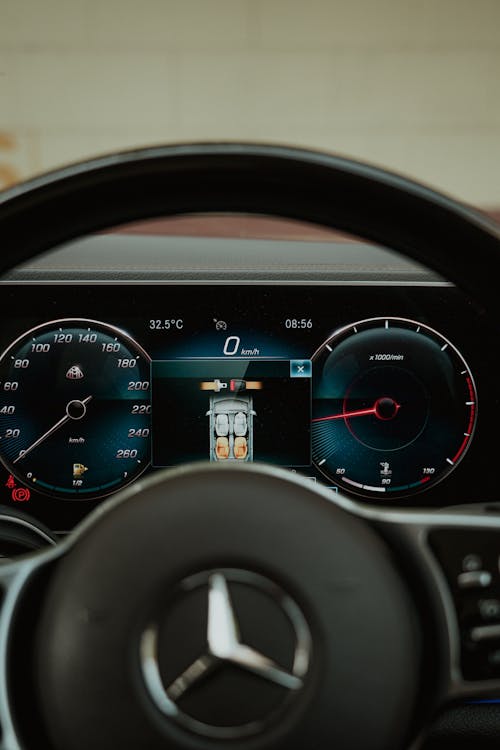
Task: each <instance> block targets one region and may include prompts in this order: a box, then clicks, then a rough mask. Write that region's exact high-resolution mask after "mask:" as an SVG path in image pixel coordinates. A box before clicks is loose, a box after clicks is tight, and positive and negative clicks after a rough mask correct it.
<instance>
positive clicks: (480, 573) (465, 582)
mask: <svg viewBox="0 0 500 750" xmlns="http://www.w3.org/2000/svg"><path fill="white" fill-rule="evenodd" d="M457 583H458V586H459V588H461V589H485V588H488V586H490V585H491V573H488V571H487V570H471V571H468V572H467V573H459V575H458V576H457Z"/></svg>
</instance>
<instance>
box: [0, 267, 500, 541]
mask: <svg viewBox="0 0 500 750" xmlns="http://www.w3.org/2000/svg"><path fill="white" fill-rule="evenodd" d="M0 308H1V312H2V321H3V325H2V329H1V332H0V462H1V463H0V503H1V504H3V505H4V506H9V507H11V508H12V507H14V508H18V509H21V510H23V511H24V512H25V513H27V514H29V515H31V516H32V517H34V518H36V519H39V521H40V522H41V523H43V524H45V525H46V526H48V527H49V528H50V529H51V530H54V531H56V532H65V531H69V530H71V529H72V528H73V527H74V526H75V525H76V524H77V523H78V522H79V521H80V520H81V519H82V518H84V517H85V515H86V514H88V513H89V512H90V510H92V509H93V508H94V507H96V506H97V505H98V504H99V503H101V502H103V501H104V499H105V498H107V497H110V496H112V495H113V494H114V493H116V492H118V491H119V490H121V489H122V488H124V487H126V486H128V485H131V484H133V482H134V481H136V480H137V479H138V478H139V477H140V476H142V475H146V474H148V473H150V472H156V471H160V470H165V469H167V468H168V467H174V466H179V465H183V464H187V463H189V462H193V461H196V462H198V461H209V462H212V463H219V464H223V463H226V464H230V463H245V462H251V461H256V462H265V463H268V464H272V465H274V466H280V467H284V468H285V469H287V470H290V471H294V472H299V473H301V474H302V475H304V476H305V477H306V478H307V479H308V480H310V481H311V482H319V483H321V484H323V485H324V486H325V487H327V488H329V489H330V490H331V491H332V492H339V491H340V492H344V493H346V494H347V495H349V496H351V497H352V498H353V499H355V500H358V501H359V502H365V503H370V504H379V505H389V506H399V507H411V506H433V507H442V506H445V505H453V504H460V503H465V502H468V500H469V497H480V498H481V499H482V500H488V499H489V498H490V499H496V482H495V476H494V472H492V471H491V470H490V467H491V463H492V460H494V459H492V455H491V453H492V448H491V446H492V445H493V441H492V439H491V436H492V435H495V434H496V431H497V424H498V420H499V415H498V412H499V410H500V406H499V399H498V395H497V386H496V380H497V378H496V377H495V373H496V372H498V362H497V361H496V360H497V359H498V354H497V351H498V347H497V346H496V340H497V332H496V331H491V338H490V339H489V338H488V336H489V335H490V334H489V333H488V331H487V330H486V329H485V326H484V323H483V322H482V321H481V320H480V313H479V312H477V311H476V310H475V309H474V308H473V307H471V305H470V304H469V303H468V302H467V301H465V300H464V298H463V296H462V295H461V293H460V292H459V291H458V290H456V289H455V288H453V287H451V286H449V285H444V284H439V283H434V284H429V285H425V284H420V285H418V284H416V285H415V286H412V285H411V284H407V285H404V284H401V285H398V284H394V285H393V286H387V285H378V284H377V283H373V284H364V285H362V284H360V285H355V284H352V285H349V284H347V285H340V284H329V283H327V282H326V283H316V284H298V283H296V284H286V283H275V284H269V283H268V284H265V283H263V284H257V283H238V284H236V283H231V284H226V283H223V282H221V283H208V282H207V283H198V284H190V283H179V282H177V283H158V284H155V283H126V282H123V283H108V282H101V283H91V282H88V283H80V284H74V283H68V282H60V283H55V282H54V283H52V282H51V283H37V282H32V283H30V284H23V285H21V284H19V283H15V282H4V283H3V284H2V295H1V299H0ZM477 483H480V487H481V492H478V489H477Z"/></svg>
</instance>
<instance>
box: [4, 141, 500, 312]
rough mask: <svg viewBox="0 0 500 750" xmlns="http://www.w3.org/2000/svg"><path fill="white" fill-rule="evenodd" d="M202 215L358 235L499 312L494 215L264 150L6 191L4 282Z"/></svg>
mask: <svg viewBox="0 0 500 750" xmlns="http://www.w3.org/2000/svg"><path fill="white" fill-rule="evenodd" d="M203 211H210V212H215V211H232V212H238V211H243V212H250V213H261V214H269V215H275V216H281V217H285V218H290V219H298V220H303V221H309V222H312V223H316V224H319V225H323V226H325V227H331V228H334V229H337V230H343V231H346V232H351V233H353V234H355V235H357V236H359V237H362V238H364V239H366V240H370V241H373V242H377V243H380V244H382V245H384V246H387V247H388V248H390V249H393V250H396V251H399V252H401V253H403V254H404V255H407V256H409V257H410V258H413V259H414V260H416V261H418V262H420V263H422V264H424V265H426V266H428V267H429V268H432V269H433V270H435V271H437V272H438V273H440V274H441V275H443V276H444V277H445V278H447V279H449V280H450V281H453V282H454V283H455V284H457V286H459V287H461V288H462V289H463V290H464V291H465V292H467V293H469V294H470V295H471V296H473V297H475V298H476V299H477V300H479V301H481V303H483V304H487V305H488V306H491V307H493V308H494V307H496V305H497V303H498V294H497V288H496V283H495V279H494V278H492V276H489V275H486V277H484V274H483V269H484V268H485V267H486V268H487V267H488V266H489V265H490V264H491V263H493V262H494V261H495V258H496V255H497V253H498V243H499V240H500V228H499V227H498V226H497V225H496V224H495V223H493V222H492V221H491V220H490V219H488V218H487V217H486V216H485V215H483V214H481V213H479V212H477V211H475V210H474V209H472V208H470V207H468V206H465V205H463V204H461V203H459V202H457V201H455V200H453V199H451V198H449V197H447V196H445V195H442V194H440V193H438V192H436V191H434V190H431V189H429V188H427V187H425V186H423V185H420V184H418V183H416V182H412V181H410V180H408V179H406V178H404V177H401V176H399V175H395V174H392V173H390V172H387V171H384V170H382V169H379V168H377V167H374V166H371V165H367V164H363V163H360V162H356V161H352V160H349V159H344V158H341V157H338V156H333V155H330V154H325V153H321V152H316V151H309V150H305V149H298V148H291V147H284V146H277V145H263V144H238V143H200V144H179V145H171V146H162V147H156V148H145V149H139V150H134V151H127V152H123V153H119V154H113V155H110V156H104V157H102V158H98V159H94V160H90V161H86V162H82V163H79V164H74V165H72V166H69V167H66V168H64V169H60V170H57V171H54V172H51V173H49V174H46V175H43V176H41V177H38V178H36V179H34V180H31V181H29V182H26V183H24V184H22V185H18V186H16V187H14V188H11V189H10V190H7V191H4V192H3V193H2V194H0V227H2V245H3V253H2V258H1V260H0V273H4V272H5V271H7V270H9V269H10V268H12V267H13V266H15V265H17V264H19V263H22V262H25V261H26V260H28V259H29V258H31V257H33V256H34V255H36V254H38V253H41V252H43V251H45V250H49V249H51V248H54V247H56V246H57V245H59V244H62V243H64V242H67V241H69V240H71V239H74V238H76V237H78V236H81V235H83V234H87V233H89V232H92V231H98V230H100V229H104V228H106V227H110V226H113V225H117V224H121V223H126V222H130V221H135V220H140V219H146V218H152V217H155V216H160V215H161V216H169V215H174V214H184V213H193V212H203ZM27 215H29V217H30V220H29V222H27V221H26V216H27ZM451 244H452V245H453V248H452V252H450V245H451ZM471 257H472V258H473V262H471Z"/></svg>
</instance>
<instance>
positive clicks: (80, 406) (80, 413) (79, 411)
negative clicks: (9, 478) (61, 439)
mask: <svg viewBox="0 0 500 750" xmlns="http://www.w3.org/2000/svg"><path fill="white" fill-rule="evenodd" d="M91 398H92V396H87V398H84V399H83V401H79V400H78V399H74V400H72V401H69V402H68V403H67V404H66V414H65V415H64V417H61V419H60V420H59V421H58V422H56V423H55V424H54V425H52V427H51V428H50V429H49V430H47V432H44V433H43V435H41V436H40V437H39V438H38V440H35V442H34V443H32V444H31V445H30V447H29V448H26V450H25V451H21V452H20V454H19V455H18V457H17V458H16V459H14V461H13V463H15V464H17V462H18V461H21V460H22V459H23V458H25V457H26V456H27V455H28V453H31V451H32V450H34V449H35V448H38V446H39V445H41V443H43V442H44V441H45V440H47V438H49V437H50V436H51V435H53V434H54V432H56V430H58V429H59V427H62V426H63V424H66V422H69V420H70V419H81V418H82V417H84V416H85V414H86V413H87V404H88V403H89V401H90V400H91Z"/></svg>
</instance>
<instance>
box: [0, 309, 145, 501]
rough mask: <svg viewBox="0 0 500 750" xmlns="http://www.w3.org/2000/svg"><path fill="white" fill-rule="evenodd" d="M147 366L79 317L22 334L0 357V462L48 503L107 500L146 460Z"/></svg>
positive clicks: (103, 327) (117, 336)
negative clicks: (52, 500)
mask: <svg viewBox="0 0 500 750" xmlns="http://www.w3.org/2000/svg"><path fill="white" fill-rule="evenodd" d="M150 411H151V406H150V359H149V357H148V355H147V354H146V352H145V351H144V350H143V349H142V348H141V347H140V346H139V345H138V344H137V342H135V341H134V340H133V339H131V338H130V337H129V336H128V335H127V334H126V333H124V332H123V331H121V330H119V329H117V328H114V327H113V326H110V325H107V324H105V323H100V322H98V321H94V320H86V319H64V320H55V321H51V322H50V323H46V324H44V325H41V326H38V327H36V328H33V329H31V330H30V331H27V332H26V333H25V334H23V335H22V336H21V337H19V338H18V339H16V341H14V342H13V343H12V344H11V345H10V346H9V348H8V349H7V350H6V351H5V352H4V354H3V355H2V357H1V358H0V459H1V460H2V462H3V463H4V464H5V466H6V467H7V469H8V470H9V471H10V472H11V473H12V474H13V475H14V476H16V477H17V478H18V479H20V480H21V481H22V482H24V483H26V484H29V485H32V486H33V487H35V488H36V489H38V490H40V491H41V492H45V493H47V494H50V495H52V496H57V497H63V498H70V499H75V498H77V499H84V498H85V499H86V498H95V497H100V496H104V495H107V494H109V493H111V492H113V491H115V490H117V489H119V488H120V487H122V486H124V485H125V484H128V483H129V482H130V481H132V480H133V479H134V478H135V477H137V476H138V475H139V474H140V473H142V471H144V469H145V468H146V466H147V465H148V462H149V453H150V449H149V445H150V443H149V435H150Z"/></svg>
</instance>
